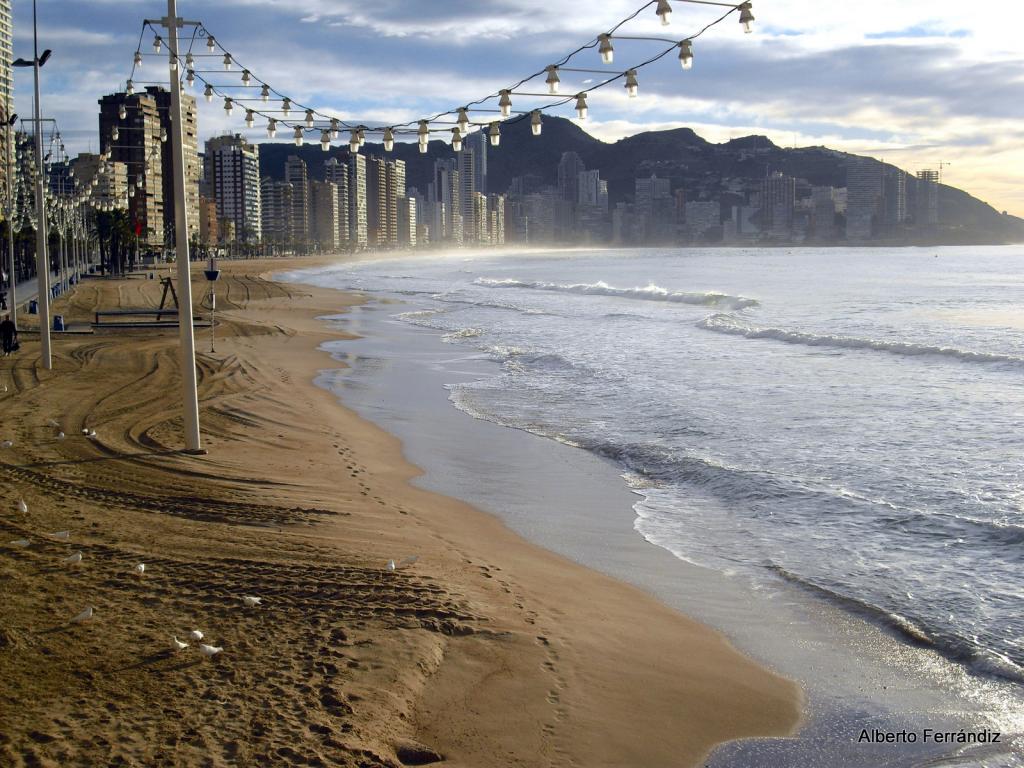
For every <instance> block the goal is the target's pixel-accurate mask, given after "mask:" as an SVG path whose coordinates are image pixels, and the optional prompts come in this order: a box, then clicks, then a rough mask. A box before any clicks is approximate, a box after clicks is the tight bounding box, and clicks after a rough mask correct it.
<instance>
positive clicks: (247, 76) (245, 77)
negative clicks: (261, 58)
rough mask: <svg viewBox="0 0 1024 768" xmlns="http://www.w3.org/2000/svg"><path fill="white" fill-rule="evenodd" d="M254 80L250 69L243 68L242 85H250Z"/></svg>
mask: <svg viewBox="0 0 1024 768" xmlns="http://www.w3.org/2000/svg"><path fill="white" fill-rule="evenodd" d="M251 82H252V75H251V74H249V70H248V69H243V70H242V85H249V83H251Z"/></svg>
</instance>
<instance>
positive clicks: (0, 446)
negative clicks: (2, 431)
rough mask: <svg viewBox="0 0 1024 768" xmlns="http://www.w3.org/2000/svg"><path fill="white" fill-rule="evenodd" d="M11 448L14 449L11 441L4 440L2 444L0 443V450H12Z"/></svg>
mask: <svg viewBox="0 0 1024 768" xmlns="http://www.w3.org/2000/svg"><path fill="white" fill-rule="evenodd" d="M13 447H14V443H13V442H12V441H11V440H4V441H3V442H2V443H0V448H13Z"/></svg>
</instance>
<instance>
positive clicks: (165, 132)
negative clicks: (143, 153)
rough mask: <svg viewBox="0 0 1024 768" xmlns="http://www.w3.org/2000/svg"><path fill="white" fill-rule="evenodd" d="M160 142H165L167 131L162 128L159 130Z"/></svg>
mask: <svg viewBox="0 0 1024 768" xmlns="http://www.w3.org/2000/svg"><path fill="white" fill-rule="evenodd" d="M160 141H167V129H166V128H163V127H161V128H160ZM155 149H156V147H154V150H155Z"/></svg>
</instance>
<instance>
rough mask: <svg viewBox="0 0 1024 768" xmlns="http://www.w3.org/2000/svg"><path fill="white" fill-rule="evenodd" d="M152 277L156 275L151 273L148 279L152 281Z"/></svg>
mask: <svg viewBox="0 0 1024 768" xmlns="http://www.w3.org/2000/svg"><path fill="white" fill-rule="evenodd" d="M154 277H156V275H154V274H153V273H152V272H150V273H149V279H150V280H152V279H153V278H154Z"/></svg>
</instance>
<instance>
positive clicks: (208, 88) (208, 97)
mask: <svg viewBox="0 0 1024 768" xmlns="http://www.w3.org/2000/svg"><path fill="white" fill-rule="evenodd" d="M203 96H205V97H206V103H207V104H209V103H210V102H211V101H213V86H212V85H210V84H209V83H207V84H206V89H205V90H204V91H203Z"/></svg>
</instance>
